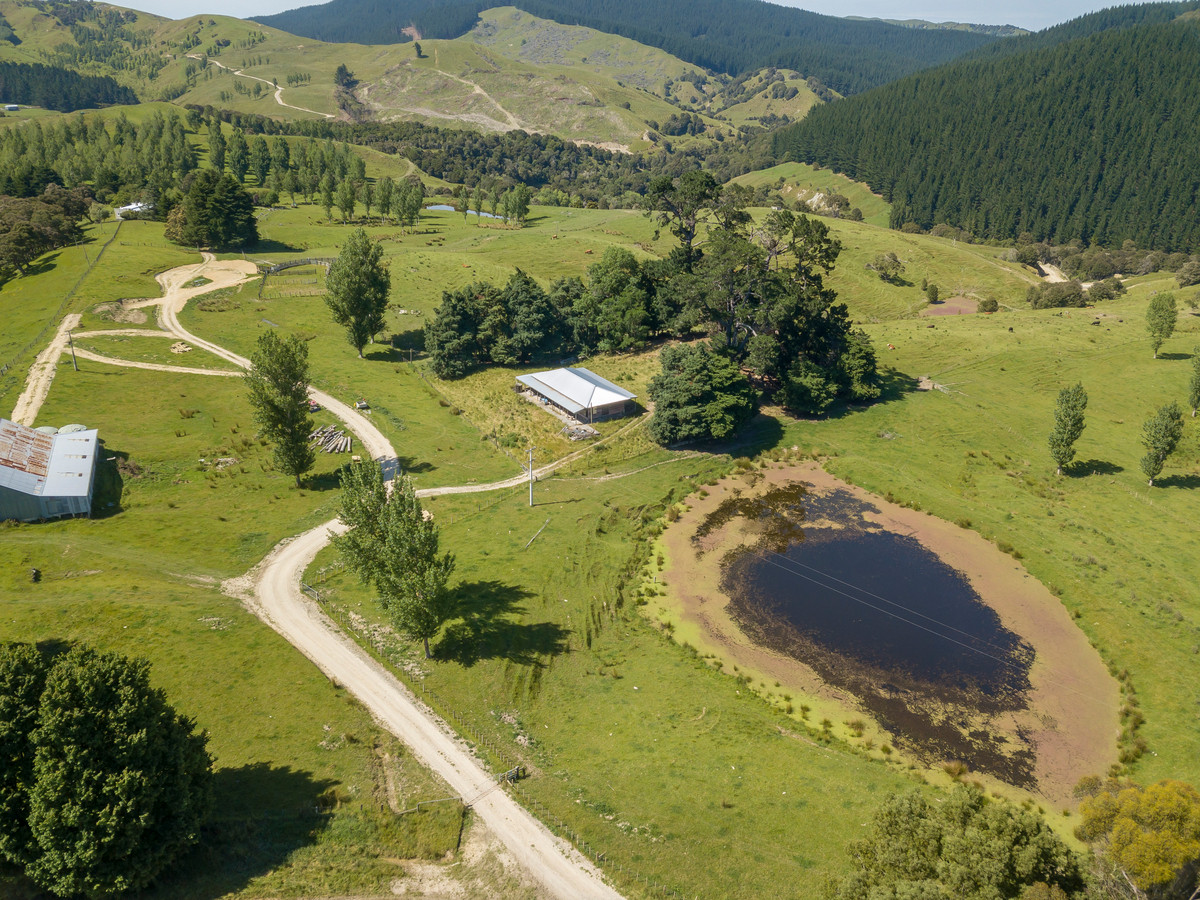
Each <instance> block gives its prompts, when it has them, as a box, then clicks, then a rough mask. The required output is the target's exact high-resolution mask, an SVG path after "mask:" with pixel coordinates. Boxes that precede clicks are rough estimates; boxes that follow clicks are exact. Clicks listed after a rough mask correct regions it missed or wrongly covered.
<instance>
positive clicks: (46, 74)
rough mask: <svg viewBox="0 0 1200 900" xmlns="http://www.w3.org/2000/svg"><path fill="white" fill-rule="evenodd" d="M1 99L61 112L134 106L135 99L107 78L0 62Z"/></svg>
mask: <svg viewBox="0 0 1200 900" xmlns="http://www.w3.org/2000/svg"><path fill="white" fill-rule="evenodd" d="M0 97H3V98H4V99H5V101H7V102H9V103H23V104H27V105H29V106H42V107H45V108H46V109H56V110H59V111H60V112H73V111H74V110H77V109H91V108H95V107H97V106H111V105H112V104H114V103H137V102H138V100H137V95H136V94H134V93H133V91H131V90H130V89H129V88H127V87H125V86H124V85H121V84H118V83H117V82H116V81H115V80H114V79H112V78H110V77H109V76H107V75H80V74H79V73H78V72H73V71H71V70H70V69H63V68H60V67H58V66H43V65H41V64H40V63H15V62H0Z"/></svg>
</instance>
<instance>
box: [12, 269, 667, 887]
mask: <svg viewBox="0 0 1200 900" xmlns="http://www.w3.org/2000/svg"><path fill="white" fill-rule="evenodd" d="M256 273H257V268H256V267H255V266H254V265H253V264H252V263H248V262H245V261H242V260H231V261H218V260H217V259H216V258H215V257H214V256H213V255H212V254H211V253H204V254H203V258H202V261H201V262H200V263H198V264H193V265H189V266H179V267H178V268H175V269H171V270H170V271H167V272H164V273H162V274H161V275H159V276H157V281H158V283H159V285H160V286H162V288H163V296H162V297H160V298H157V299H147V300H136V301H128V302H127V303H126V304H125V305H126V306H127V307H145V306H156V307H157V308H158V322H159V327H160V328H162V329H163V330H164V331H166V332H167V333H168V334H170V335H171V336H173V337H176V338H179V339H180V340H184V341H187V342H188V343H190V344H192V345H194V346H196V347H200V348H203V349H205V350H207V351H208V352H210V353H213V354H214V355H216V356H218V357H220V358H222V359H225V360H227V361H229V362H232V363H235V364H236V365H238V366H240V367H242V368H249V365H250V361H249V360H247V359H246V358H245V357H242V356H239V355H238V354H236V353H233V352H232V351H229V350H226V349H225V348H223V347H220V346H219V345H217V344H213V343H211V342H209V341H205V340H203V339H201V338H198V337H196V336H195V335H193V334H191V333H190V332H188V331H187V330H186V329H184V328H183V326H182V325H180V323H179V319H178V314H179V312H180V311H181V310H182V309H183V307H184V306H185V305H186V303H187V301H188V300H189V299H191V298H192V297H195V296H198V295H200V294H204V293H209V292H211V291H213V290H217V289H220V288H223V287H235V286H237V285H239V284H242V283H244V282H246V281H249V280H250V279H251V278H252V277H253V276H254V275H255V274H256ZM201 275H203V276H204V277H206V278H208V279H210V281H209V282H208V283H206V284H204V285H202V286H200V287H191V288H188V287H184V285H186V284H188V283H189V282H191V281H193V280H194V279H196V278H197V277H199V276H201ZM78 318H79V317H78V316H68V317H67V318H66V319H64V321H63V323H62V325H61V326H60V328H59V330H58V332H57V333H56V334H55V337H54V339H53V340H52V341H51V342H50V345H49V346H48V347H47V348H46V350H45V351H43V353H42V354H40V355H39V356H38V359H37V362H35V364H34V366H33V367H32V368H31V370H30V376H29V380H28V383H27V386H26V389H25V391H24V392H23V393H22V394H21V397H20V398H19V400H18V401H17V412H19V413H21V415H22V417H23V420H26V421H27V422H28V423H29V424H31V425H32V423H33V422H34V420H35V419H36V417H37V413H38V410H39V409H40V408H41V405H42V402H43V401H44V400H45V397H46V395H47V394H48V393H49V389H50V384H51V383H52V381H53V378H54V372H55V366H56V364H57V362H58V361H59V358H60V356H61V355H62V353H63V352H64V351H65V349H66V344H67V332H68V331H69V330H70V329H71V328H73V327H75V326H77V325H78ZM77 352H78V351H77ZM97 356H98V354H87V357H86V358H94V357H97ZM98 361H103V362H105V363H111V364H115V365H128V366H132V367H135V368H145V369H152V370H159V371H163V370H165V371H172V372H179V371H181V370H182V371H185V372H186V371H187V370H186V369H184V367H176V366H161V365H158V364H155V363H143V362H134V361H130V360H112V359H103V358H100V360H98ZM190 374H204V375H228V374H230V373H227V372H221V371H217V370H191V372H190ZM233 374H236V373H233ZM309 396H311V397H312V398H313V399H314V400H316V401H317V402H318V403H320V404H321V405H322V406H324V407H325V408H326V409H327V410H329V411H330V412H331V413H333V414H334V415H335V416H336V417H337V418H338V419H340V420H341V422H342V424H343V425H345V426H346V427H347V428H348V429H349V430H350V431H351V432H352V433H353V434H354V435H355V437H357V438H358V439H359V441H360V442H361V445H362V447H363V449H364V451H365V452H366V453H369V454H370V455H371V457H372V458H373V459H376V460H379V461H380V462H381V464H383V465H384V466H385V469H386V468H387V467H388V464H389V463H392V462H394V460H395V459H396V451H395V449H394V448H393V447H392V445H391V443H390V442H389V441H388V440H387V438H386V437H384V435H383V434H382V433H381V432H380V431H379V430H378V429H377V428H375V426H374V425H373V424H372V423H371V422H370V420H369V419H368V418H367V417H366V416H364V415H362V413H360V412H359V411H358V410H355V409H352V408H351V407H350V406H349V405H348V404H345V403H342V402H341V401H340V400H338V399H336V398H335V397H333V396H331V395H329V394H327V393H325V392H324V391H318V390H316V389H314V388H311V387H310V388H309ZM17 412H14V418H15V416H16V415H17ZM643 421H644V418H643V419H638V420H637V421H635V422H633V423H631V424H630V425H628V426H626V427H625V428H623V429H621V431H618V432H617V433H616V434H614V435H613V437H616V436H617V435H620V434H624V433H626V432H627V431H629V430H631V429H633V428H636V427H638V426H639V425H640V424H641V423H642V422H643ZM584 452H585V451H584V450H580V451H577V452H576V453H572V454H569V455H568V456H565V457H563V458H562V459H559V460H555V461H554V462H552V463H549V464H548V465H545V466H543V467H541V468H540V469H536V470H534V477H535V478H537V477H540V476H543V475H546V474H549V473H550V472H552V471H553V470H555V469H557V468H558V467H560V466H563V465H566V464H567V463H570V462H572V461H573V460H575V459H577V458H578V457H579V456H581V455H582V454H583V453H584ZM527 478H528V475H527V474H525V473H522V474H520V475H516V476H513V477H512V478H509V479H505V480H504V481H498V482H492V483H490V484H473V485H464V486H450V487H440V488H429V489H426V490H422V491H418V492H417V493H418V496H421V497H435V496H441V495H444V494H456V493H479V492H484V491H495V490H503V489H506V488H510V487H515V486H517V485H520V484H522V483H523V482H524V481H525V480H526V479H527ZM344 529H345V526H343V525H342V524H341V522H340V521H338V520H337V519H333V520H331V521H329V522H326V523H324V524H322V525H318V526H317V527H316V528H313V529H310V530H309V531H306V532H305V533H303V534H301V535H298V536H296V537H293V538H288V539H285V540H283V541H281V542H280V543H279V544H278V545H277V546H276V547H275V548H274V549H273V550H272V551H271V552H270V553H269V554H268V555H267V557H266V558H265V559H264V560H263V561H262V562H260V563H259V564H258V565H257V566H255V567H254V568H253V569H252V570H251V571H250V572H249V573H247V574H246V575H243V576H241V577H239V578H234V579H231V580H229V581H227V582H225V583H224V584H223V585H222V590H223V591H224V592H225V593H227V594H229V595H230V596H233V597H236V598H238V599H239V600H241V601H242V602H243V603H244V604H245V605H246V606H247V608H248V609H250V611H251V612H253V613H254V614H255V615H256V616H258V618H260V619H262V621H263V622H265V623H266V624H267V625H269V626H270V627H271V628H273V629H274V630H275V631H276V632H278V633H279V634H280V635H281V636H282V637H284V638H285V639H286V640H287V641H288V642H289V643H291V644H292V645H293V646H294V647H296V649H298V650H299V651H300V652H301V653H303V654H304V655H305V656H307V657H308V658H309V660H311V661H312V662H313V663H314V664H315V665H316V666H317V667H318V668H319V669H320V670H321V671H322V672H324V673H325V674H326V675H327V676H328V677H330V678H331V679H335V680H336V681H337V682H338V683H339V684H341V685H343V686H344V687H345V688H346V690H348V691H349V692H350V693H352V694H353V695H354V696H355V697H356V698H357V699H358V700H359V702H361V703H362V704H363V705H364V706H365V707H366V708H367V709H368V710H369V711H370V712H371V714H372V715H373V716H374V717H375V718H376V719H377V720H378V721H379V722H380V723H381V724H382V725H383V726H384V727H385V728H387V730H388V731H390V732H391V733H392V734H394V735H395V736H396V737H397V738H399V739H400V740H401V741H403V742H404V743H405V744H407V745H408V747H409V748H410V749H411V750H412V752H413V755H414V756H415V757H416V758H417V759H418V760H419V761H420V762H421V764H422V765H424V766H426V767H427V768H428V769H430V770H431V771H433V772H435V773H437V775H438V776H440V777H441V778H443V779H444V780H445V781H446V782H447V783H448V784H449V785H450V787H451V789H452V790H454V791H455V792H456V793H457V794H458V795H459V796H460V797H461V798H463V800H464V802H470V805H471V808H472V809H473V810H474V811H475V812H476V813H477V814H478V815H479V817H480V818H481V819H482V820H483V821H484V822H485V823H486V824H487V826H488V827H489V828H490V829H491V830H492V831H493V832H494V833H495V835H496V836H497V837H498V838H499V839H500V840H501V841H502V842H503V843H504V845H505V847H506V848H507V849H508V850H509V852H510V853H512V855H513V857H514V858H515V859H517V860H518V861H519V862H520V863H521V865H523V866H524V867H525V869H526V871H528V873H529V874H530V875H531V876H532V877H533V878H534V879H535V880H536V881H537V882H538V883H540V884H541V885H542V887H543V888H544V889H545V890H546V891H547V892H549V894H551V895H552V896H554V897H557V898H561V900H621V895H620V894H619V893H618V892H617V891H616V890H614V889H613V888H611V887H610V886H608V885H607V884H605V882H604V880H603V876H602V875H601V873H600V871H599V870H598V869H597V868H596V867H595V866H593V865H592V864H591V862H590V861H589V860H588V859H587V858H585V857H584V856H583V855H582V854H581V853H579V851H577V850H576V849H575V848H574V847H572V846H571V845H570V844H569V843H567V842H566V841H563V840H561V839H559V838H557V837H555V835H554V834H553V833H552V832H551V831H550V830H549V829H548V828H547V827H546V826H545V825H543V824H542V823H541V822H540V821H539V820H538V819H537V818H536V817H534V816H533V815H532V814H531V813H530V812H529V811H528V810H526V809H525V808H524V807H522V806H521V805H520V804H519V803H517V802H516V800H514V799H513V798H512V797H511V796H509V794H507V793H506V792H504V791H503V790H495V789H494V788H495V787H496V784H497V778H496V776H495V775H493V774H492V773H490V772H489V771H488V770H487V769H486V767H485V766H484V765H483V763H482V762H481V761H480V760H479V759H478V758H477V757H476V756H475V755H474V753H472V752H471V750H470V748H469V747H468V746H467V745H466V744H465V743H464V742H463V741H462V740H461V739H460V738H459V737H458V736H457V735H455V734H454V732H453V730H452V729H451V728H450V727H449V726H448V725H447V724H446V723H445V722H444V721H442V720H441V719H440V718H439V717H438V716H437V715H435V714H434V713H433V712H432V710H430V709H429V708H428V707H426V706H425V705H424V704H422V703H420V702H419V701H418V700H417V699H416V698H415V697H414V696H413V695H412V693H411V692H409V690H408V689H407V688H406V687H404V685H403V684H401V683H400V682H399V681H398V680H397V679H396V677H395V676H394V675H392V673H391V672H389V671H388V670H387V669H385V668H384V667H383V666H382V665H381V664H379V663H378V662H376V661H375V660H374V659H372V658H371V656H370V655H369V654H368V653H367V652H366V651H365V650H363V649H362V648H361V647H360V646H359V645H358V644H356V643H355V642H354V641H353V640H352V639H351V638H349V637H348V636H347V635H346V634H345V633H343V632H342V631H341V630H340V629H339V628H338V627H337V626H336V625H335V624H334V623H333V622H332V621H331V620H330V619H329V618H328V617H327V616H326V615H325V614H324V613H323V612H322V611H321V609H320V608H319V607H318V606H317V604H316V603H314V602H313V601H312V600H310V599H309V598H308V597H307V596H306V595H305V594H304V593H303V592H302V590H301V587H300V579H301V576H302V575H303V573H304V570H305V569H306V568H307V567H308V566H309V565H310V564H311V562H312V561H313V559H315V558H316V556H317V554H318V553H319V552H320V551H321V550H322V549H324V548H325V547H326V546H328V544H329V542H330V539H331V537H332V536H333V535H334V534H337V533H340V532H341V531H344Z"/></svg>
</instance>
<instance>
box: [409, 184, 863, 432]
mask: <svg viewBox="0 0 1200 900" xmlns="http://www.w3.org/2000/svg"><path fill="white" fill-rule="evenodd" d="M746 199H747V197H746V194H745V193H744V192H741V191H738V190H736V189H722V188H721V186H720V185H718V184H717V183H716V181H715V180H714V179H713V178H712V176H711V175H709V174H708V173H706V172H700V171H695V172H690V173H686V174H685V175H683V176H681V177H680V178H677V179H672V178H669V177H665V178H664V179H662V180H659V181H657V182H656V183H655V184H654V186H653V190H652V192H651V194H650V200H651V202H654V203H655V204H656V209H657V212H656V213H655V215H656V216H657V217H658V219H659V221H660V222H661V224H663V225H664V226H666V227H667V228H668V229H669V230H670V231H671V232H672V234H674V235H675V236H676V238H677V239H678V246H676V247H675V248H673V249H672V251H671V253H670V255H669V257H668V258H667V259H665V260H657V259H651V260H645V261H641V260H639V259H638V258H637V257H635V256H634V255H633V254H632V253H630V252H629V251H628V250H624V249H622V248H609V249H608V250H606V251H605V253H604V255H603V256H602V257H601V258H600V260H599V261H598V262H596V263H595V264H593V265H592V266H591V267H590V268H589V269H588V272H587V280H586V281H584V280H583V279H580V278H574V277H572V278H560V279H558V280H556V281H555V282H553V283H552V284H551V285H550V288H549V290H546V289H544V288H542V287H541V286H540V285H538V284H537V282H535V281H534V280H533V279H532V278H530V277H529V276H528V275H526V274H525V273H523V272H520V271H518V272H516V273H515V274H514V275H513V276H512V277H511V278H510V279H509V281H508V283H507V284H506V285H504V286H503V287H497V286H495V285H491V284H487V283H483V282H480V283H476V284H472V285H468V286H467V287H465V288H461V289H458V290H455V291H446V292H445V293H444V294H443V296H442V304H441V306H440V308H439V309H438V312H437V315H436V316H435V318H434V320H433V321H432V322H430V323H429V324H428V325H427V326H426V329H425V347H426V350H427V351H428V352H429V355H430V362H431V365H432V368H433V370H434V372H435V373H436V374H437V375H438V376H439V377H443V378H457V377H461V376H463V375H466V374H468V373H470V372H471V371H474V370H475V369H477V368H479V367H480V366H484V365H488V364H498V365H516V364H523V363H527V362H532V361H533V360H535V359H539V358H542V357H551V358H561V357H564V356H570V355H575V354H590V353H597V352H612V351H629V350H639V349H642V348H644V347H646V346H648V345H649V344H650V343H651V342H652V341H654V340H659V339H663V338H687V337H696V336H700V335H709V336H710V337H711V338H712V342H713V349H714V351H715V352H717V353H719V354H721V355H722V356H724V357H725V358H727V359H729V360H730V361H732V363H733V364H735V365H736V366H737V367H740V368H742V369H745V370H746V371H747V372H748V373H749V374H750V375H752V376H753V377H754V378H755V379H756V380H757V382H758V383H759V384H760V385H761V386H762V387H763V388H765V389H768V390H772V391H775V390H779V389H782V397H783V399H784V400H785V402H786V403H787V404H788V405H789V406H790V407H791V408H793V409H795V410H796V411H798V412H804V413H808V414H819V413H821V412H823V411H824V410H825V409H826V408H828V406H829V404H831V403H832V402H833V401H834V400H836V399H838V398H844V399H848V400H854V401H869V400H873V399H875V398H877V397H878V396H879V393H880V386H879V376H878V373H877V371H876V360H875V354H874V351H873V349H872V347H871V343H870V340H869V339H868V338H867V336H866V334H865V333H863V332H861V331H856V330H854V329H853V328H852V327H851V323H850V319H849V316H848V314H847V311H846V307H845V306H844V305H843V304H841V303H839V302H838V301H837V295H836V294H835V293H834V292H833V291H832V290H830V289H829V288H827V287H826V286H825V283H824V276H825V275H827V274H828V273H829V272H830V271H831V270H832V269H833V266H834V264H835V262H836V260H837V257H838V254H839V253H840V252H841V244H840V243H839V242H838V241H837V240H836V239H835V238H834V237H832V235H831V234H830V232H829V228H828V226H826V225H825V224H824V223H822V222H820V221H817V220H815V219H811V218H808V217H806V216H797V215H794V214H792V213H790V212H788V211H786V210H777V211H774V212H772V213H771V215H770V216H768V217H767V219H766V221H765V222H764V223H763V224H762V225H761V226H754V225H753V223H752V222H751V220H750V216H749V214H748V213H747V212H746V210H745V208H744V206H745V201H746Z"/></svg>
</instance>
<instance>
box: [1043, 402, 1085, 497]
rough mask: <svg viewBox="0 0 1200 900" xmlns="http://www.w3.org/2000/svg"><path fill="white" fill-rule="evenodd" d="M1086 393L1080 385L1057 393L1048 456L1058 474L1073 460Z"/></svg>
mask: <svg viewBox="0 0 1200 900" xmlns="http://www.w3.org/2000/svg"><path fill="white" fill-rule="evenodd" d="M1087 403H1088V396H1087V391H1085V390H1084V389H1083V385H1082V384H1076V385H1073V386H1072V387H1065V388H1063V389H1062V390H1061V391H1059V392H1058V405H1057V406H1056V407H1055V408H1054V430H1053V431H1052V432H1050V441H1049V443H1050V455H1051V456H1052V457H1054V462H1055V463H1056V464H1057V465H1058V474H1059V475H1061V474H1062V473H1063V469H1064V468H1065V467H1066V466H1069V465H1070V464H1071V461H1072V460H1074V459H1075V442H1076V441H1077V440H1079V436H1080V435H1081V434H1083V429H1084V427H1085V425H1084V421H1083V414H1084V411H1085V410H1086V409H1087Z"/></svg>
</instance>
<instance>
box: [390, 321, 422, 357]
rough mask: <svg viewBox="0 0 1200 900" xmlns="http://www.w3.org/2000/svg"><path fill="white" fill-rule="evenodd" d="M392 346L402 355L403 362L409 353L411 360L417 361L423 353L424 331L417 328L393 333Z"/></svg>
mask: <svg viewBox="0 0 1200 900" xmlns="http://www.w3.org/2000/svg"><path fill="white" fill-rule="evenodd" d="M392 346H393V347H394V348H396V349H397V350H399V351H401V352H402V353H403V354H404V359H405V360H407V359H408V358H409V351H411V352H412V358H413V359H419V358H420V354H423V353H424V352H425V329H424V328H420V327H418V328H409V329H408V330H407V331H397V332H394V333H393V334H392Z"/></svg>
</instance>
